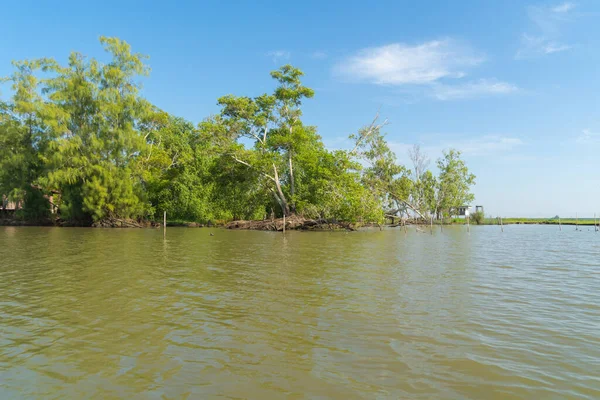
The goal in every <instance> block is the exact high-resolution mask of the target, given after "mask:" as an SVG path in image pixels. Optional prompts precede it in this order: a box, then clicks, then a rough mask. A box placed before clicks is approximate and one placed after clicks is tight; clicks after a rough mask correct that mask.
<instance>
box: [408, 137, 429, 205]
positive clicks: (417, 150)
mask: <svg viewBox="0 0 600 400" xmlns="http://www.w3.org/2000/svg"><path fill="white" fill-rule="evenodd" d="M408 156H409V158H410V160H411V162H412V181H413V185H412V191H411V194H410V199H411V203H412V204H414V206H415V207H417V208H418V209H420V210H424V211H423V212H425V210H426V211H429V209H428V208H427V206H426V198H425V190H426V186H425V184H424V182H423V178H424V174H425V173H426V172H427V167H428V165H429V158H427V155H425V154H424V153H423V152H422V150H421V146H419V145H418V144H415V145H414V146H413V147H412V149H409V150H408Z"/></svg>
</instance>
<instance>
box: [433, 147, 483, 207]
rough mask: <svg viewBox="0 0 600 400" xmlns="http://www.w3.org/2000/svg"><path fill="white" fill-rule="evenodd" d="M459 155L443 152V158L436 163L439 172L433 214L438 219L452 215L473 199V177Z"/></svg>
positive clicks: (453, 151)
mask: <svg viewBox="0 0 600 400" xmlns="http://www.w3.org/2000/svg"><path fill="white" fill-rule="evenodd" d="M460 154H461V153H460V151H458V150H454V149H450V150H447V151H444V153H443V157H441V158H440V159H438V161H437V167H438V170H439V171H440V172H439V177H438V179H437V194H436V204H435V212H436V214H437V215H438V217H440V216H441V217H443V216H444V215H452V211H453V210H455V209H456V208H458V207H460V206H462V205H466V204H469V203H470V202H472V201H473V200H474V199H475V196H474V195H473V194H472V193H471V186H473V185H474V184H475V175H473V174H472V173H470V172H469V169H468V168H467V165H466V164H465V162H464V161H463V160H462V159H461V158H460Z"/></svg>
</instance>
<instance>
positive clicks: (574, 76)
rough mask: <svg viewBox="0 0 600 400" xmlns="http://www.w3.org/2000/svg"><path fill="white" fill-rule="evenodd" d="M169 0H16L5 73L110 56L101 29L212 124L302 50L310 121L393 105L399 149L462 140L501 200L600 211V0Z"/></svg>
mask: <svg viewBox="0 0 600 400" xmlns="http://www.w3.org/2000/svg"><path fill="white" fill-rule="evenodd" d="M172 3H173V4H169V3H165V2H163V3H162V4H159V3H158V2H156V3H155V2H148V1H144V2H128V1H104V2H101V3H98V2H79V1H78V2H75V1H61V2H56V1H54V2H50V1H36V2H33V1H19V2H17V1H12V2H5V4H3V7H2V15H1V17H0V21H1V23H0V75H7V74H9V73H10V71H11V66H10V61H11V60H15V59H24V58H36V57H42V56H50V57H55V58H56V59H58V60H59V61H64V60H65V59H66V57H67V55H68V53H69V52H70V51H73V50H75V51H79V52H82V53H84V54H86V55H89V56H94V57H99V58H102V57H104V55H103V53H102V49H101V47H100V46H99V44H98V40H97V39H98V37H99V36H100V35H106V36H118V37H120V38H122V39H124V40H126V41H128V42H129V43H130V44H131V45H132V46H133V49H134V51H137V52H140V53H144V54H147V55H149V56H150V60H149V64H150V66H151V68H152V73H151V76H150V77H149V78H148V79H146V80H145V81H144V95H145V96H146V97H147V98H148V99H149V100H150V101H152V102H153V103H155V104H157V105H158V106H159V107H161V108H163V109H165V110H167V111H169V112H171V113H173V114H176V115H180V116H183V117H185V118H187V119H190V120H192V121H194V122H199V121H201V120H202V119H203V118H204V117H206V116H207V115H210V114H211V113H215V112H216V111H217V107H216V104H215V103H216V99H217V97H219V96H221V95H224V94H227V93H234V94H237V95H250V96H253V95H258V94H261V93H263V92H265V91H270V90H271V89H272V88H273V82H272V81H271V79H270V77H269V71H271V70H273V69H276V68H277V67H278V66H280V65H282V64H285V63H292V64H294V65H295V66H298V67H300V68H301V69H302V70H304V71H305V73H306V77H305V83H306V85H307V86H310V87H312V88H314V89H315V90H316V95H315V98H314V99H312V100H310V101H308V102H307V103H306V106H305V109H304V116H305V123H307V124H312V125H316V126H318V128H319V132H320V134H321V135H322V136H323V138H324V141H325V143H326V144H327V145H328V146H329V147H331V148H336V147H347V146H349V144H348V142H347V141H346V140H345V138H346V137H347V136H348V135H349V134H350V133H352V132H354V131H355V130H356V129H358V128H359V127H360V126H362V125H365V124H367V123H369V122H370V121H371V119H372V118H373V116H374V114H375V113H376V112H377V110H378V109H380V112H381V115H382V116H383V117H386V118H388V119H389V121H390V125H388V126H387V127H386V131H387V133H388V140H389V141H390V143H391V145H392V147H393V149H394V150H395V151H396V152H397V155H398V158H399V159H400V160H403V161H406V160H407V149H408V148H409V147H410V146H411V145H412V144H413V143H419V144H420V145H421V146H422V148H423V149H424V150H425V151H426V152H427V153H428V155H429V157H430V158H431V160H432V165H433V162H434V161H435V159H436V158H438V157H439V156H440V154H441V151H442V150H443V149H444V148H449V147H454V148H457V149H459V150H461V151H463V154H464V157H465V159H466V160H467V162H468V165H469V167H470V169H471V170H472V171H473V172H474V173H475V174H476V175H477V185H476V187H475V188H474V192H475V194H476V203H477V204H483V205H484V206H485V209H486V213H488V214H493V215H504V216H541V217H545V216H554V215H556V214H559V215H561V216H564V217H567V216H574V215H575V213H578V214H579V215H580V216H582V215H584V216H592V215H593V213H594V212H598V213H599V215H600V168H598V155H599V151H600V79H599V78H600V68H599V65H600V23H599V22H600V3H599V2H597V1H593V0H589V1H573V2H561V1H557V2H532V3H525V2H522V1H454V2H441V1H429V2H428V1H421V2H414V1H398V0H396V1H379V2H366V1H361V2H355V1H327V2H318V1H303V2H282V1H277V2H268V1H261V2H241V1H239V2H234V1H230V2H209V1H203V2H183V1H178V2H172ZM4 93H5V94H6V90H4Z"/></svg>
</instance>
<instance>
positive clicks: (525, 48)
mask: <svg viewBox="0 0 600 400" xmlns="http://www.w3.org/2000/svg"><path fill="white" fill-rule="evenodd" d="M571 48H573V46H571V45H567V44H563V43H559V42H555V41H552V40H550V39H548V38H547V37H544V36H530V35H528V34H523V36H522V37H521V48H520V49H519V50H518V51H517V54H516V58H517V59H525V58H532V57H535V56H540V55H545V54H552V53H560V52H562V51H566V50H570V49H571Z"/></svg>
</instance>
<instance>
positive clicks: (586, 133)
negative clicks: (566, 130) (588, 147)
mask: <svg viewBox="0 0 600 400" xmlns="http://www.w3.org/2000/svg"><path fill="white" fill-rule="evenodd" d="M575 141H576V142H577V143H580V144H592V143H600V133H598V132H592V131H591V130H589V129H584V130H582V131H581V135H579V136H578V137H577V139H576V140H575Z"/></svg>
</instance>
